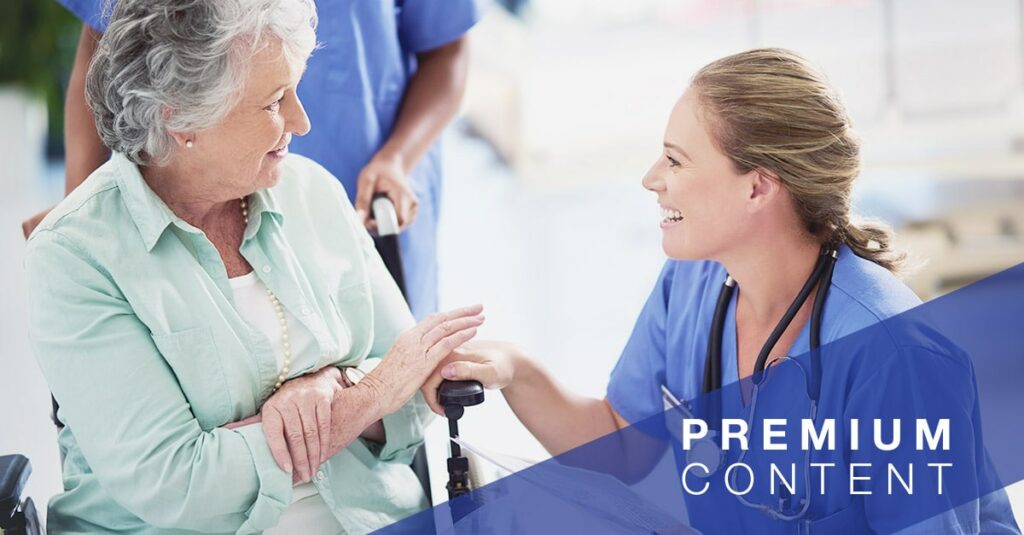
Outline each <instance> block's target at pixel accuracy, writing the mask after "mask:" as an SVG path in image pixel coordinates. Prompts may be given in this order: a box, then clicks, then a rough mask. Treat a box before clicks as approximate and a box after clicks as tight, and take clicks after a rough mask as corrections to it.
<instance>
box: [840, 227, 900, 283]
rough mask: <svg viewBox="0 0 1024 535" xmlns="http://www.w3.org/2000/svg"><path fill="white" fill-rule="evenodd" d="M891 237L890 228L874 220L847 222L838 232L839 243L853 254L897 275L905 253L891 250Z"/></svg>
mask: <svg viewBox="0 0 1024 535" xmlns="http://www.w3.org/2000/svg"><path fill="white" fill-rule="evenodd" d="M893 237H894V235H893V231H892V227H890V226H889V225H887V224H885V223H882V222H881V221H875V220H860V221H854V222H847V223H846V225H845V226H844V227H843V228H842V230H841V231H840V241H841V242H842V243H843V244H845V245H846V246H848V247H849V248H850V250H852V251H853V253H854V254H856V255H857V256H859V257H861V258H864V259H867V260H870V261H872V262H874V263H876V264H878V265H880V266H882V267H884V268H885V269H888V270H889V271H891V272H893V273H895V274H899V273H900V271H901V270H902V269H903V268H904V266H905V264H906V260H907V253H905V252H903V251H898V250H895V249H893V248H892V241H893Z"/></svg>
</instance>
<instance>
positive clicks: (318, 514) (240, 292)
mask: <svg viewBox="0 0 1024 535" xmlns="http://www.w3.org/2000/svg"><path fill="white" fill-rule="evenodd" d="M228 282H229V283H230V284H231V292H232V294H233V295H234V299H235V310H237V311H238V314H239V315H240V316H242V319H244V320H245V321H247V322H249V324H250V325H252V326H253V327H255V328H256V329H258V330H259V331H260V332H261V333H263V334H264V335H265V336H266V337H267V338H268V339H269V340H270V346H271V347H272V348H273V349H274V357H276V358H277V369H278V371H280V370H281V369H282V368H284V348H283V347H282V345H281V325H280V322H279V321H278V319H277V311H276V310H274V304H273V303H271V302H270V297H269V296H268V295H267V286H266V285H265V284H263V281H261V280H260V279H259V278H258V277H256V273H255V272H249V273H248V274H246V275H242V276H240V277H233V278H230V279H228ZM284 317H285V320H286V321H287V322H288V339H289V342H291V349H292V366H293V367H294V366H296V363H298V362H302V361H305V360H307V359H309V358H313V360H318V359H317V354H316V352H317V350H318V346H317V343H316V339H314V338H313V333H311V332H309V330H308V329H306V327H305V326H304V325H302V323H300V322H299V320H298V319H296V318H295V316H293V315H292V314H291V313H290V312H288V310H287V309H285V310H284ZM350 344H351V342H350V341H347V340H342V341H341V344H340V345H341V346H342V347H341V349H342V352H347V349H346V348H347V346H349V345H350ZM311 354H312V357H311ZM292 371H293V370H289V373H291V372H292ZM299 501H302V504H297V503H296V502H299ZM328 519H329V520H334V517H333V515H332V514H331V512H330V509H328V507H327V504H326V503H325V502H324V501H323V498H321V497H320V495H319V492H318V491H317V489H316V486H315V485H313V484H312V483H300V484H298V485H296V486H295V488H294V489H293V490H292V505H291V506H289V507H288V508H287V509H285V512H284V513H283V514H282V515H281V521H280V522H279V523H278V526H277V527H276V528H274V529H272V530H268V531H266V532H265V533H274V532H276V531H275V530H281V531H280V532H281V533H287V532H290V533H297V531H294V529H297V528H299V526H306V528H302V529H300V531H301V532H303V533H314V532H315V531H310V530H309V529H308V528H309V527H312V526H313V525H315V526H317V528H319V529H324V528H326V529H327V530H328V531H330V532H334V533H336V532H337V531H335V530H334V529H333V528H334V527H336V526H337V524H336V521H335V524H334V526H327V525H324V524H325V521H326V520H328ZM325 532H327V531H325Z"/></svg>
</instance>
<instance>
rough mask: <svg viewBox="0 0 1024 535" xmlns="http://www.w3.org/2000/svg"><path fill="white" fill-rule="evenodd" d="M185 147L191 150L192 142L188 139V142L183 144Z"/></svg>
mask: <svg viewBox="0 0 1024 535" xmlns="http://www.w3.org/2000/svg"><path fill="white" fill-rule="evenodd" d="M185 146H186V147H188V148H190V149H191V148H192V140H191V139H190V140H188V141H186V142H185Z"/></svg>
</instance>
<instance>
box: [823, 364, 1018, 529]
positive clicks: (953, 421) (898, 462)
mask: <svg viewBox="0 0 1024 535" xmlns="http://www.w3.org/2000/svg"><path fill="white" fill-rule="evenodd" d="M853 418H857V419H859V420H860V422H861V425H862V427H863V426H864V424H866V423H869V422H871V421H872V420H873V419H874V418H880V419H882V421H884V422H889V421H892V420H893V419H896V418H900V419H902V420H903V421H913V420H914V419H915V418H924V419H926V420H928V421H929V422H930V423H934V422H937V421H939V419H942V418H948V419H949V422H950V423H949V437H950V444H949V450H948V451H942V450H939V451H930V450H928V449H927V448H925V449H924V450H923V451H908V448H905V447H900V448H897V449H896V450H895V451H892V452H884V451H879V450H878V449H876V448H874V447H868V448H862V449H860V450H856V451H852V452H851V453H850V456H851V459H850V461H851V462H852V463H858V462H860V463H866V464H867V463H870V465H871V467H870V468H868V469H867V470H863V471H859V473H860V474H862V475H870V476H871V481H873V482H885V481H887V466H888V463H892V464H893V465H895V466H898V467H903V466H906V465H907V464H908V463H910V462H913V463H914V464H915V465H917V466H916V467H915V474H914V479H915V481H914V486H915V487H916V488H915V492H914V495H913V496H906V495H903V494H901V493H897V492H894V493H893V495H891V496H890V495H888V493H887V492H884V491H882V490H883V489H879V488H876V489H875V492H873V493H872V494H870V495H865V496H863V498H864V512H865V515H866V517H867V519H868V522H869V524H870V525H871V527H872V529H873V530H874V531H876V532H879V533H978V532H979V531H980V530H981V527H982V524H983V523H984V524H985V525H986V526H988V529H993V528H994V527H995V526H1001V525H1013V517H1012V512H1009V511H1010V508H1009V506H1008V505H1009V504H1008V502H1007V501H1006V495H1005V493H1002V494H1001V499H1000V497H999V496H1000V492H1001V490H1002V485H1001V484H1000V483H999V482H998V480H997V479H995V474H994V472H993V471H992V470H991V463H990V461H989V459H988V454H987V451H986V450H985V447H984V444H983V442H982V437H981V421H980V413H979V411H978V393H977V387H976V382H975V379H974V370H973V367H972V366H971V362H970V360H969V358H968V357H967V356H966V355H964V354H962V353H958V352H957V351H954V350H945V349H941V348H936V347H915V346H904V347H901V348H899V349H898V350H897V351H896V353H895V354H894V355H893V357H892V358H889V359H885V363H884V364H883V365H882V366H880V367H879V368H878V369H877V370H875V372H874V374H873V376H872V377H870V378H869V380H866V381H863V382H860V386H859V387H858V388H856V389H854V390H853V391H852V392H851V393H850V400H849V403H848V405H847V413H846V414H845V415H844V418H843V421H845V422H849V421H850V419H853ZM903 440H904V441H905V442H911V441H913V440H914V437H904V439H903ZM927 463H951V464H952V466H950V467H948V468H945V469H944V471H943V474H942V488H943V493H942V495H938V493H937V489H938V483H939V481H938V475H937V474H938V471H937V470H934V469H931V468H929V467H928V466H927ZM875 485H878V486H880V487H881V486H882V483H875ZM990 493H993V494H994V495H990ZM979 498H980V499H979ZM932 515H934V516H932ZM1007 515H1008V516H1009V518H1005V517H1006V516H1007ZM925 517H928V518H927V519H925ZM993 532H998V530H995V531H993Z"/></svg>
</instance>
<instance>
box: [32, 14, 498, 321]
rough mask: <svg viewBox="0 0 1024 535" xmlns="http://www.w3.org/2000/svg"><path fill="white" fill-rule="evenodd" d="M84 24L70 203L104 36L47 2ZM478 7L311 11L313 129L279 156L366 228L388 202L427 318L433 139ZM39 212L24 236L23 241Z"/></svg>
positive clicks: (430, 307)
mask: <svg viewBox="0 0 1024 535" xmlns="http://www.w3.org/2000/svg"><path fill="white" fill-rule="evenodd" d="M58 1H59V2H60V3H61V4H63V5H64V6H65V7H67V8H68V9H69V10H70V11H72V12H73V13H74V14H75V15H77V16H78V17H79V18H80V19H81V20H82V22H83V29H82V34H81V37H80V39H79V46H78V52H77V56H76V60H75V66H74V69H73V71H72V75H71V79H70V81H69V84H68V94H67V104H66V126H65V129H66V146H67V172H66V177H65V180H66V188H65V189H66V191H67V192H70V191H71V190H73V189H74V188H75V187H77V186H78V185H79V184H81V182H82V181H84V180H85V178H86V177H87V176H89V174H90V173H92V171H94V170H95V169H96V168H97V167H99V166H100V165H101V164H102V163H103V162H105V161H106V159H107V157H108V156H109V152H108V151H107V149H106V147H104V146H103V144H102V142H101V141H100V140H99V137H98V136H97V134H96V130H95V126H94V125H93V124H92V118H91V113H90V112H89V110H88V108H87V107H86V104H85V98H84V78H85V73H86V70H87V68H88V64H89V60H90V59H91V57H92V53H93V51H94V50H95V47H96V42H97V41H98V40H99V38H100V37H101V36H102V32H103V31H104V29H105V28H106V20H105V16H104V11H103V5H104V2H102V1H101V0H58ZM480 2H481V0H384V1H372V2H367V1H357V0H340V1H330V2H319V3H318V6H317V8H318V10H319V11H318V15H319V25H318V28H317V37H318V40H319V41H320V43H321V45H322V47H321V48H319V49H318V50H317V51H316V52H315V53H314V54H313V56H312V57H311V58H310V60H309V63H308V65H307V70H306V73H305V75H304V76H303V80H302V84H301V85H300V86H299V98H300V99H301V100H302V102H303V104H304V105H305V107H306V112H307V114H308V115H309V118H310V122H311V123H312V130H311V131H310V133H309V134H308V135H306V136H304V137H302V138H296V139H295V140H294V141H293V143H292V145H291V147H290V150H292V151H294V152H297V153H299V154H302V155H304V156H307V157H309V158H311V159H313V160H314V161H316V162H317V163H319V164H321V165H323V166H324V167H325V168H326V169H327V170H328V171H330V172H331V174H333V175H334V176H336V177H338V179H339V180H340V181H341V183H342V184H343V185H344V186H345V191H346V192H347V193H348V195H349V198H350V200H352V201H353V203H354V204H355V206H356V209H357V211H359V213H360V214H361V216H362V217H363V218H364V221H365V222H366V224H367V226H368V227H370V228H373V227H374V222H373V221H372V220H370V218H369V216H368V213H369V207H370V201H371V200H372V198H373V197H374V195H376V194H385V195H387V196H388V197H390V198H391V200H392V201H393V202H394V204H395V207H396V209H397V211H398V222H399V226H400V227H401V228H402V230H403V232H402V234H401V236H400V243H401V249H402V260H403V267H404V272H405V281H406V293H407V299H408V301H409V305H410V308H411V309H412V311H413V314H414V315H415V316H416V317H417V318H422V317H423V316H425V315H426V314H428V313H430V312H434V311H435V310H437V307H438V298H437V223H438V213H439V211H440V201H441V147H440V143H439V138H440V136H441V133H442V131H443V130H444V128H445V126H446V125H447V124H448V123H449V122H450V121H451V119H452V117H454V115H455V113H456V112H457V111H458V108H459V105H460V103H461V101H462V95H463V91H464V89H465V81H466V70H467V61H468V46H467V43H466V37H465V33H466V32H467V31H468V30H469V29H470V28H471V27H472V26H473V25H474V24H476V22H477V21H478V20H479V18H480V16H481V13H482V8H481V6H480ZM47 212H49V210H46V211H44V212H42V213H40V214H37V215H36V216H34V217H33V218H31V219H29V220H28V221H26V222H25V223H24V224H23V231H24V232H25V236H26V237H27V236H28V235H29V234H30V233H31V231H32V229H33V228H35V226H36V225H37V224H38V223H39V221H41V220H42V218H43V216H45V215H46V213H47Z"/></svg>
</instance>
